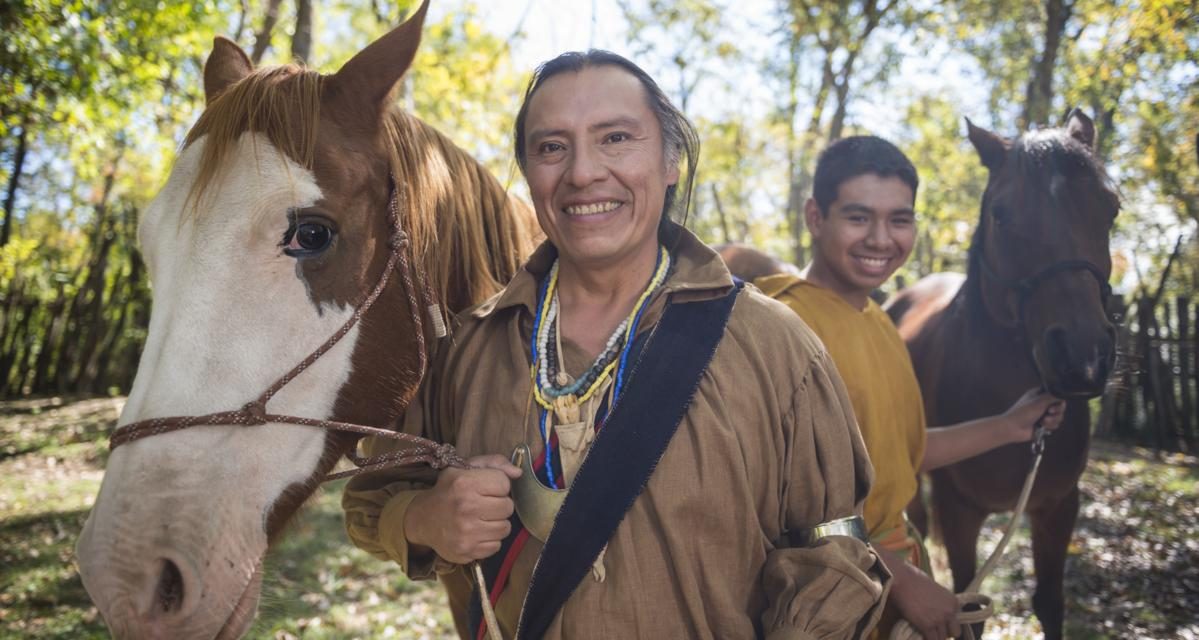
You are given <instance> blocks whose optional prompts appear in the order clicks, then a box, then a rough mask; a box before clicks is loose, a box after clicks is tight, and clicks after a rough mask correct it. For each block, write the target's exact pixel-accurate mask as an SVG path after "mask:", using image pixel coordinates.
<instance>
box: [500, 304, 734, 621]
mask: <svg viewBox="0 0 1199 640" xmlns="http://www.w3.org/2000/svg"><path fill="white" fill-rule="evenodd" d="M742 284H743V283H741V282H738V283H737V286H736V287H734V288H733V291H732V292H730V293H729V294H728V295H726V296H722V297H720V298H715V299H712V300H705V301H700V302H687V303H671V304H668V305H667V307H666V311H665V312H664V313H663V315H662V319H661V320H659V321H658V324H657V326H656V327H654V329H653V332H652V335H651V336H650V339H649V342H648V343H647V344H646V345H645V348H644V349H642V351H641V354H640V356H639V357H638V359H637V363H636V364H635V365H634V367H633V369H632V373H631V374H630V376H629V381H628V385H627V386H626V388H625V390H624V391H623V392H622V393H621V397H620V398H618V399H617V401H616V403H615V406H614V407H612V410H611V413H610V414H609V415H608V417H607V419H606V420H605V422H604V428H603V429H602V430H601V431H600V432H599V433H598V434H597V436H596V439H595V442H594V443H593V444H592V445H591V451H589V452H588V453H587V457H586V458H584V459H583V464H582V465H581V466H580V467H579V471H578V473H577V474H576V476H575V478H574V481H573V482H572V483H571V485H570V493H569V494H567V496H566V500H565V502H564V503H563V505H562V510H561V511H559V512H558V517H557V519H555V520H554V528H553V530H552V531H551V532H550V535H549V540H547V541H546V543H545V547H544V548H543V549H542V551H541V557H540V559H539V560H538V562H537V568H536V570H534V572H533V578H532V582H531V583H530V585H529V592H528V593H527V594H526V595H525V606H524V613H523V615H522V617H521V620H520V624H519V626H518V630H517V636H516V637H517V638H541V637H542V636H544V635H545V632H546V630H547V629H548V628H549V626H550V623H551V622H553V620H554V617H555V616H557V614H558V610H559V609H561V608H562V605H563V604H564V603H565V602H566V600H567V599H568V598H570V595H571V594H572V593H574V590H575V589H576V588H577V587H578V586H579V583H580V582H581V581H582V580H583V578H584V577H585V576H586V575H587V574H588V573H590V571H591V565H592V563H593V562H594V561H595V559H596V558H597V557H598V556H599V553H600V551H601V550H602V549H603V548H604V545H606V544H607V543H608V540H609V539H611V537H612V534H614V533H615V532H616V528H617V527H618V526H619V525H620V522H621V520H623V519H624V516H625V513H626V512H628V510H629V508H630V507H631V506H633V501H634V500H636V499H637V496H638V495H640V494H641V491H642V489H644V488H645V485H646V483H647V482H648V481H649V477H650V474H652V473H653V471H654V468H655V467H656V466H657V464H658V460H660V459H661V458H662V454H663V453H665V451H666V446H667V445H668V444H669V443H670V439H671V438H672V437H673V436H674V433H675V431H676V430H677V429H678V426H679V423H680V422H682V420H683V416H684V415H686V413H687V408H688V407H689V406H690V405H691V399H692V398H693V397H694V396H695V391H696V389H698V388H699V383H700V379H701V378H702V376H703V373H704V371H705V370H706V369H707V368H708V364H709V363H710V362H711V361H712V356H713V355H714V354H715V353H716V347H717V345H719V344H720V339H721V337H722V336H724V328H725V326H726V325H727V324H728V319H729V314H730V313H731V312H732V310H733V305H734V303H735V302H736V300H737V294H738V293H740V291H741V288H742ZM497 555H502V554H497Z"/></svg>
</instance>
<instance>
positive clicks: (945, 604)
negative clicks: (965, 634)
mask: <svg viewBox="0 0 1199 640" xmlns="http://www.w3.org/2000/svg"><path fill="white" fill-rule="evenodd" d="M904 569H906V571H904V573H905V574H906V575H904V577H903V578H902V579H898V578H899V576H898V575H896V578H897V580H896V583H895V584H894V586H892V587H891V601H892V602H894V603H895V608H896V609H898V610H899V615H901V616H903V618H904V620H907V621H908V622H909V623H911V625H912V626H913V627H915V628H916V630H917V631H919V632H920V635H922V636H924V638H925V640H944V639H945V638H956V637H957V636H958V635H959V634H961V632H962V625H960V624H959V623H958V621H957V614H958V600H957V598H955V597H954V595H953V594H952V593H951V592H950V591H949V590H948V589H946V588H945V587H942V586H941V585H939V584H937V583H936V582H935V581H933V579H932V578H930V577H928V576H927V575H925V574H924V573H923V572H921V571H920V570H919V569H916V568H915V567H912V566H906V567H904Z"/></svg>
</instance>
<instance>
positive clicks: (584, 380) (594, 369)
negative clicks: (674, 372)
mask: <svg viewBox="0 0 1199 640" xmlns="http://www.w3.org/2000/svg"><path fill="white" fill-rule="evenodd" d="M669 270H670V253H669V252H667V251H666V249H665V248H664V247H659V248H658V259H657V263H656V264H655V265H654V274H653V276H652V277H651V278H650V281H649V284H647V285H646V288H645V290H644V291H643V292H642V293H641V296H640V297H639V298H637V302H636V303H635V304H634V305H633V309H632V311H630V312H629V315H628V317H626V318H625V319H624V320H623V321H622V322H621V323H620V325H619V326H618V327H616V331H614V332H613V333H612V335H611V337H609V338H608V342H607V343H606V344H605V346H604V350H603V351H602V352H601V353H600V355H599V356H598V357H597V358H596V359H595V362H594V363H592V365H591V367H590V368H588V370H587V371H586V372H584V373H583V374H582V375H580V376H579V377H578V379H576V380H575V381H574V382H571V383H569V384H564V385H560V384H559V381H558V373H559V371H560V366H561V362H560V355H561V354H559V353H558V352H557V348H556V344H557V333H558V323H557V319H558V261H557V260H555V261H554V265H553V267H551V268H550V273H549V277H547V278H546V279H545V284H543V285H542V288H541V292H540V295H539V296H538V299H537V314H536V315H535V316H534V318H533V336H532V339H531V340H530V345H529V351H530V353H531V355H532V360H533V363H532V365H531V366H530V375H531V377H532V379H533V398H534V399H535V400H536V401H537V404H538V405H539V406H540V407H541V416H540V420H539V427H540V431H541V438H542V441H543V442H544V443H545V470H546V478H547V479H548V480H549V484H550V486H551V487H556V486H557V483H556V481H555V479H554V467H553V448H552V447H551V446H550V438H549V434H548V433H547V429H546V422H547V419H548V416H549V412H550V411H553V410H554V408H555V401H557V402H558V403H574V404H581V403H583V402H586V401H587V400H588V399H590V398H591V396H592V395H594V394H595V393H596V391H597V390H599V389H601V388H603V387H604V386H605V385H604V383H605V382H606V381H607V380H608V379H609V377H611V376H612V375H613V372H614V371H615V379H614V388H613V393H612V401H613V402H614V401H615V400H616V398H617V397H619V395H620V391H621V387H622V386H623V385H624V372H625V371H624V370H625V367H626V365H627V364H628V357H629V350H630V348H631V347H632V344H633V338H634V336H636V333H637V326H638V325H639V324H640V322H641V316H642V314H643V313H644V312H645V309H646V307H648V306H649V299H650V296H651V295H652V294H653V292H654V291H656V290H657V289H658V287H659V286H661V285H662V283H663V282H664V281H665V280H666V274H667V272H668V271H669Z"/></svg>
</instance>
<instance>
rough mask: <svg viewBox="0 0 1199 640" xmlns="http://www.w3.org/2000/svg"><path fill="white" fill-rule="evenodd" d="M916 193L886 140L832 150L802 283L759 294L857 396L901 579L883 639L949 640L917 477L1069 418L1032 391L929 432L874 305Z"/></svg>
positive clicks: (874, 499) (880, 516) (819, 178)
mask: <svg viewBox="0 0 1199 640" xmlns="http://www.w3.org/2000/svg"><path fill="white" fill-rule="evenodd" d="M917 185H918V179H917V176H916V169H915V167H914V166H912V163H911V162H910V161H909V160H908V159H907V157H906V156H904V154H903V153H902V152H901V151H900V150H899V149H898V148H896V147H895V145H892V144H891V143H889V142H887V141H885V140H883V139H881V138H877V137H873V136H857V137H852V138H846V139H843V140H840V141H838V142H836V143H834V144H832V145H831V146H830V147H829V148H828V149H827V150H825V151H824V153H822V154H821V156H820V160H819V162H818V164H817V166H816V175H815V184H814V189H813V196H812V197H811V198H809V199H808V201H807V203H806V205H805V208H804V216H805V220H806V222H807V224H808V228H809V229H810V230H811V234H812V246H813V255H812V262H811V264H809V265H808V266H807V267H806V268H805V269H804V270H803V273H802V274H801V275H800V276H793V275H774V276H768V277H765V278H760V279H758V280H755V282H754V284H756V285H757V286H758V287H759V288H761V289H762V291H763V292H764V293H766V294H767V295H769V296H771V297H773V298H775V299H777V300H780V301H782V302H784V303H785V304H787V305H788V306H789V307H791V308H792V309H793V310H794V311H795V312H796V313H798V314H799V315H800V317H801V318H803V319H804V321H805V322H807V324H808V326H810V327H811V328H812V329H813V330H814V331H815V332H816V334H817V335H818V336H820V339H821V340H822V341H823V342H824V343H825V346H826V347H827V348H828V350H829V353H830V354H831V355H832V358H833V362H834V363H835V364H836V366H837V370H838V371H839V372H840V374H841V376H842V378H843V379H844V381H845V383H846V386H847V387H848V389H849V397H850V400H851V402H852V403H853V408H854V413H855V415H856V416H857V419H858V424H859V427H860V428H861V430H862V436H863V438H864V439H865V441H866V448H867V450H868V451H869V453H870V458H871V462H872V463H873V465H874V469H875V484H874V486H873V487H872V489H871V492H870V495H869V496H868V497H867V498H866V503H865V508H864V517H865V520H866V527H867V530H868V531H869V533H870V536H871V540H872V542H873V543H874V545H875V548H876V549H878V550H879V553H880V555H881V556H882V558H883V561H884V562H885V563H886V564H887V567H888V568H889V569H890V570H891V572H892V573H893V574H894V576H895V578H894V583H893V584H892V588H891V592H890V596H889V600H888V605H887V612H885V613H884V617H883V622H882V624H880V627H879V630H880V631H881V632H883V633H886V632H888V631H889V627H890V626H891V625H892V624H893V623H894V622H895V620H896V619H897V616H901V617H903V618H905V619H907V620H908V621H909V622H911V623H912V624H913V626H915V627H916V629H917V630H919V631H920V632H921V633H922V634H923V635H924V637H925V638H930V639H939V638H945V637H952V636H956V635H957V634H958V633H959V632H960V628H959V625H958V624H957V623H956V622H955V619H954V617H955V615H956V613H957V603H956V600H955V599H954V596H953V594H952V593H951V592H949V591H948V590H947V589H945V588H943V587H941V586H939V585H938V584H937V583H936V582H934V581H933V580H932V578H930V577H929V576H928V575H927V573H925V572H924V571H921V570H920V569H919V568H918V567H920V566H921V565H925V568H926V570H927V558H926V557H925V556H924V553H923V549H922V546H921V543H920V541H919V538H918V535H917V534H915V532H914V531H912V530H911V529H910V527H909V526H908V524H907V521H906V519H905V516H904V508H905V507H906V506H907V504H908V502H909V501H910V500H911V499H912V497H913V496H914V495H915V492H916V476H917V474H918V473H919V472H921V471H928V470H931V469H936V468H938V467H941V466H945V465H948V464H952V463H954V462H957V461H959V460H963V459H965V458H969V457H971V456H974V455H977V454H979V453H982V452H984V451H987V450H990V449H992V448H994V447H998V446H1001V445H1005V444H1009V443H1014V442H1023V441H1027V440H1030V439H1031V438H1032V433H1033V429H1034V425H1035V424H1036V422H1037V421H1038V420H1041V423H1042V424H1043V426H1044V427H1045V428H1047V429H1056V428H1057V426H1058V425H1059V424H1060V423H1061V418H1062V412H1063V408H1064V407H1063V404H1062V403H1061V402H1060V401H1058V400H1057V399H1056V398H1053V397H1052V396H1049V395H1047V394H1038V393H1037V391H1036V390H1032V391H1030V392H1028V393H1026V394H1025V395H1024V396H1023V397H1022V398H1021V399H1020V400H1019V401H1017V402H1016V404H1015V405H1013V406H1012V407H1011V408H1010V409H1008V411H1007V412H1005V413H1004V414H1002V415H998V416H993V417H991V418H985V419H981V420H975V421H971V422H968V423H963V424H960V425H954V426H950V427H939V428H934V429H927V430H926V423H925V418H924V409H923V402H922V400H921V396H920V388H919V386H918V385H917V382H916V376H915V373H914V372H913V370H912V363H911V359H910V358H909V356H908V352H907V349H906V347H905V346H904V344H903V340H902V339H901V338H900V337H899V334H898V332H896V330H895V327H894V326H893V325H892V324H891V321H890V319H889V318H888V317H887V315H886V314H885V313H884V312H883V310H882V309H880V308H879V306H878V305H877V304H875V302H874V301H873V300H871V299H870V293H871V292H872V291H874V290H875V289H877V288H878V287H879V286H881V285H882V284H883V283H884V282H886V281H887V280H888V279H889V278H890V277H891V275H892V274H894V273H895V271H896V270H897V269H899V267H901V266H902V265H903V264H904V262H905V261H906V260H907V259H908V256H909V255H910V254H911V252H912V246H913V244H915V241H916V214H915V211H914V203H915V199H916V187H917ZM1042 416H1044V417H1042Z"/></svg>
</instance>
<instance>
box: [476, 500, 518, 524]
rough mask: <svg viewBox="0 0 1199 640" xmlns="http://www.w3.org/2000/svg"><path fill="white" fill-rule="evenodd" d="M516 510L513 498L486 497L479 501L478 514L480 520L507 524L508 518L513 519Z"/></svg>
mask: <svg viewBox="0 0 1199 640" xmlns="http://www.w3.org/2000/svg"><path fill="white" fill-rule="evenodd" d="M514 509H515V505H514V504H513V503H512V499H511V498H507V497H502V498H499V497H484V498H480V499H479V502H478V507H477V510H476V513H477V515H478V516H479V519H480V520H484V521H494V520H500V521H504V522H507V521H508V518H511V517H512V511H513V510H514Z"/></svg>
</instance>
